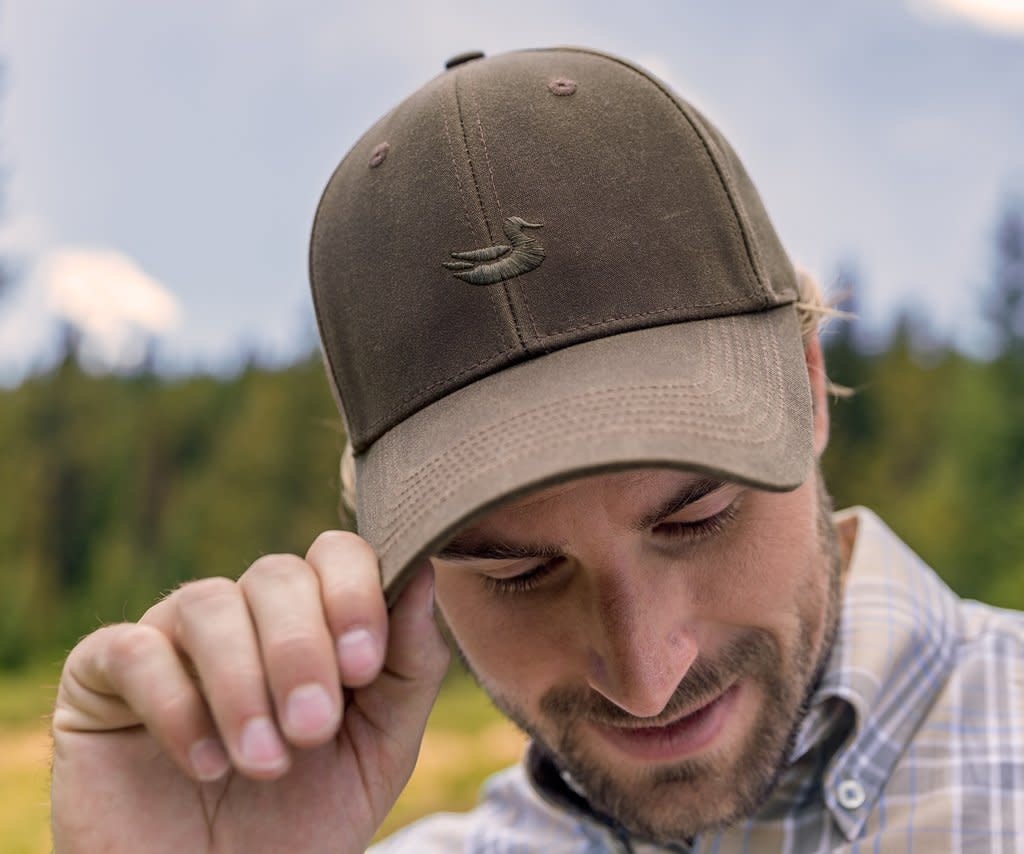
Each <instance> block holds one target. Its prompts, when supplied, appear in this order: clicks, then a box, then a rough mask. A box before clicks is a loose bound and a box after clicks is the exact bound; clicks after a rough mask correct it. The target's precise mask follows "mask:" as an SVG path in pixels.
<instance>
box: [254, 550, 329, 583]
mask: <svg viewBox="0 0 1024 854" xmlns="http://www.w3.org/2000/svg"><path fill="white" fill-rule="evenodd" d="M311 581H312V578H311V572H310V568H309V565H308V564H307V563H306V562H305V561H304V560H303V559H302V558H300V557H298V555H292V554H270V555H263V556H262V557H260V558H257V559H256V560H255V561H253V563H252V565H251V566H250V567H249V568H248V569H247V570H246V571H245V572H244V573H243V574H242V577H241V578H240V579H239V584H241V585H242V586H244V587H249V586H250V585H252V584H254V583H258V584H265V583H268V582H269V583H274V584H308V583H310V582H311Z"/></svg>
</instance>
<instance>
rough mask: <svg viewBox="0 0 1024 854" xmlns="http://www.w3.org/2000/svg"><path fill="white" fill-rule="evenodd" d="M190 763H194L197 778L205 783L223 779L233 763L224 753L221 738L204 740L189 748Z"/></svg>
mask: <svg viewBox="0 0 1024 854" xmlns="http://www.w3.org/2000/svg"><path fill="white" fill-rule="evenodd" d="M188 761H189V762H191V763H192V767H193V768H194V769H195V772H196V776H197V777H198V778H199V779H200V780H203V781H205V782H210V781H212V780H217V779H219V778H221V777H223V776H224V773H225V772H226V771H227V770H228V768H230V767H231V761H230V760H229V759H228V755H227V753H225V752H224V748H223V747H222V746H221V743H220V739H219V738H203V739H200V740H199V741H197V742H196V743H195V744H193V745H192V747H190V748H189V751H188Z"/></svg>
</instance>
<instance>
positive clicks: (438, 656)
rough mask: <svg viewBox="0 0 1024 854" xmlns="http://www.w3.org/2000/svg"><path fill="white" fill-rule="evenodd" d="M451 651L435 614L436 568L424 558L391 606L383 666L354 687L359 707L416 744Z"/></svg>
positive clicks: (390, 729) (397, 734)
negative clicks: (363, 685) (365, 682)
mask: <svg viewBox="0 0 1024 854" xmlns="http://www.w3.org/2000/svg"><path fill="white" fill-rule="evenodd" d="M449 657H450V654H449V652H448V645H447V644H446V643H445V642H444V638H443V637H442V636H441V632H440V630H439V629H438V627H437V623H436V621H435V620H434V570H433V567H432V566H431V564H430V561H429V560H424V561H423V563H422V564H421V565H420V566H419V567H418V568H417V569H416V570H415V574H414V575H413V578H412V580H411V581H410V582H409V583H408V585H407V586H406V588H405V590H404V591H402V595H401V596H400V597H399V599H398V601H397V602H396V603H395V606H394V608H392V610H391V615H390V618H389V621H388V650H387V655H386V656H385V658H384V668H383V670H382V671H381V673H380V676H379V677H378V678H377V679H376V680H375V681H374V682H373V684H372V685H369V686H367V687H366V688H363V689H360V690H358V691H357V692H356V697H357V698H358V699H357V702H358V705H359V707H360V709H361V710H362V711H363V713H364V714H365V715H366V716H367V717H368V718H369V719H370V721H371V722H372V723H374V724H376V725H377V726H378V727H380V729H382V730H383V731H385V732H389V733H391V734H392V735H393V736H398V737H401V738H403V739H404V737H405V736H406V734H408V735H411V736H414V737H415V739H416V742H417V747H418V743H419V739H420V738H421V737H422V732H423V728H424V727H425V725H426V722H427V716H428V715H429V714H430V709H431V708H432V707H433V705H434V700H435V699H436V697H437V692H438V690H439V689H440V687H441V679H442V678H443V677H444V674H445V672H446V671H447V669H448V659H449Z"/></svg>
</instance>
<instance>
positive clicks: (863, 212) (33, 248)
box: [0, 0, 1024, 852]
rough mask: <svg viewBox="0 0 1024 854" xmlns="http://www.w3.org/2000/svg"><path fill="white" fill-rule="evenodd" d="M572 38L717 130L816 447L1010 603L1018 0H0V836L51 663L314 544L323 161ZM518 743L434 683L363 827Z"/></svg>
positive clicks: (828, 463) (331, 487) (1019, 128)
mask: <svg viewBox="0 0 1024 854" xmlns="http://www.w3.org/2000/svg"><path fill="white" fill-rule="evenodd" d="M549 44H583V45H588V46H592V47H597V48H600V49H604V50H607V51H611V52H613V53H618V54H620V55H623V56H626V57H628V58H631V59H633V60H635V61H638V62H640V63H641V64H644V65H646V66H647V67H648V68H650V69H651V70H653V71H654V72H655V73H656V74H658V75H659V76H660V77H662V78H663V79H665V80H666V81H667V82H669V83H670V84H671V85H672V86H674V87H675V88H677V89H678V90H679V91H681V92H682V93H683V94H685V95H687V96H688V97H689V98H691V99H692V100H693V101H694V102H695V103H696V104H697V105H698V106H699V107H701V108H702V109H703V110H704V111H705V112H706V113H708V114H709V115H710V117H711V118H712V119H713V120H714V121H715V122H716V123H717V124H718V125H719V126H720V127H721V128H722V129H723V131H724V132H725V134H726V135H727V136H728V137H729V138H730V139H731V141H732V142H733V144H734V145H735V147H736V148H737V150H738V151H739V153H740V155H741V156H742V157H743V159H744V160H745V162H746V165H747V167H748V169H749V171H750V172H751V174H752V175H753V177H754V180H755V181H756V182H757V184H758V186H759V188H760V190H761V192H762V195H763V196H764V198H765V201H766V204H767V206H768V209H769V212H770V213H771V215H772V216H773V218H774V221H775V223H776V226H777V228H778V230H779V232H780V234H781V236H782V238H783V241H784V242H785V244H786V245H787V247H788V248H789V250H790V253H791V254H792V256H793V257H794V258H795V259H797V260H798V261H799V262H800V263H801V264H802V265H803V266H805V267H806V268H807V269H808V270H810V271H811V272H812V273H813V274H814V275H816V276H817V277H818V278H819V279H820V280H821V281H823V282H824V283H825V285H826V289H827V291H828V292H830V293H831V294H832V295H833V296H834V297H835V298H836V299H838V300H842V302H843V307H844V308H847V309H848V310H850V311H852V312H854V313H855V314H856V319H855V320H853V321H842V322H835V323H832V324H831V325H830V326H829V328H828V330H827V331H826V333H825V343H826V346H827V350H828V356H829V362H830V373H831V375H832V377H833V379H834V380H835V381H836V382H838V383H841V384H845V385H847V386H850V387H853V388H854V389H856V392H857V393H856V394H855V395H854V396H853V397H852V398H849V399H845V400H838V401H836V403H835V406H834V409H833V418H834V429H833V436H832V441H831V445H830V447H829V450H828V451H827V453H826V458H825V469H826V473H827V476H828V482H829V484H830V486H831V488H832V491H833V492H834V494H835V496H836V500H837V503H838V504H839V505H847V504H851V503H862V504H867V505H869V506H871V507H873V508H874V509H876V510H877V511H878V512H879V513H880V514H881V515H882V516H883V518H885V519H886V520H887V521H888V522H889V524H890V525H891V526H892V527H893V528H894V529H895V530H896V531H897V533H899V534H901V535H902V536H903V537H904V538H905V539H906V540H907V541H908V542H909V543H910V544H911V545H912V546H913V547H914V548H915V549H916V550H917V551H918V552H919V553H921V554H922V555H923V556H924V558H925V559H926V560H928V561H929V562H930V563H931V564H932V565H933V566H935V567H936V568H937V569H938V570H939V572H940V573H941V574H942V575H943V577H944V578H945V579H946V580H947V581H948V582H949V584H950V585H951V586H953V587H954V588H955V589H956V590H957V591H959V592H960V593H962V594H963V595H966V596H971V597H977V598H981V599H985V600H988V601H992V602H996V603H999V604H1002V605H1005V606H1007V607H1014V608H1024V485H1022V484H1024V85H1022V81H1024V2H1021V0H841V1H840V2H837V3H829V4H812V5H808V4H806V3H803V2H796V0H778V2H775V3H772V4H761V3H755V2H738V0H720V2H717V3H714V4H707V3H697V2H664V3H654V2H651V3H642V2H633V3H630V4H628V8H625V7H624V6H623V4H618V3H606V2H594V1H593V0H590V2H583V0H563V2H561V3H559V4H557V5H549V4H541V3H538V2H534V0H520V2H517V3H516V4H514V6H508V5H507V4H506V5H504V6H502V7H501V8H500V9H499V8H497V7H491V6H489V5H488V4H481V3H473V2H469V0H465V2H454V0H453V2H433V3H429V4H428V3H415V2H412V0H393V2H391V3H388V4H386V5H385V4H354V3H338V2H336V1H335V2H331V1H330V0H300V2H294V3H289V4H285V3H270V2H250V1H248V0H247V2H241V0H214V2H209V0H207V2H198V0H180V2H177V3H174V4H153V3H130V2H128V0H95V2H91V3H88V4H85V3H76V2H72V0H32V2H29V0H20V2H18V0H15V2H11V0H0V448H2V451H0V840H3V842H2V843H0V844H2V846H3V847H4V851H5V852H8V851H9V852H22V851H24V852H41V851H48V850H49V842H48V836H47V831H46V821H47V816H46V800H47V795H46V762H47V751H48V747H47V739H46V734H45V733H46V719H45V715H46V714H47V712H48V709H49V706H50V704H51V702H52V694H53V687H54V685H55V682H56V679H57V674H58V672H59V667H60V662H61V660H62V658H63V657H64V655H65V654H66V652H67V650H68V649H69V648H70V647H71V646H72V645H73V644H74V642H75V640H76V639H77V638H78V637H79V636H81V635H82V634H84V633H87V632H89V631H90V630H92V629H94V628H96V627H97V626H98V625H100V624H102V623H104V622H112V621H119V620H123V619H135V618H137V617H138V616H139V615H140V614H141V613H142V611H143V610H144V609H145V608H146V607H147V605H148V604H149V603H151V602H152V601H153V600H154V599H155V598H156V597H157V596H159V595H160V593H161V592H163V591H166V590H168V589H171V588H173V587H174V586H175V585H177V584H178V583H180V582H181V581H183V580H185V579H188V578H194V577H197V576H200V575H208V574H218V575H232V576H234V575H238V574H240V573H241V572H242V571H243V570H244V569H245V568H246V567H247V566H248V565H249V563H250V562H251V561H252V560H254V559H255V558H257V557H259V556H260V555H261V554H264V553H267V552H279V551H298V552H302V551H304V550H305V548H306V546H307V545H308V543H309V542H310V541H311V540H312V538H313V537H314V536H315V534H316V533H317V532H319V531H320V530H322V529H324V528H327V527H336V526H337V525H338V524H339V519H341V522H342V524H347V520H346V519H344V517H343V515H340V510H339V505H338V489H339V484H338V477H337V462H338V457H339V454H340V450H341V447H342V443H343V439H344V436H343V434H342V431H341V427H340V424H339V421H338V418H337V415H336V413H335V410H334V407H333V404H332V402H331V399H330V395H329V393H328V390H327V386H326V383H325V381H324V379H323V377H322V374H321V368H320V364H319V357H318V356H317V354H316V334H315V322H314V319H313V314H312V311H311V306H310V301H309V296H308V285H307V281H306V250H307V240H308V232H309V228H310V224H311V221H312V216H313V211H314V209H315V206H316V203H317V200H318V197H319V193H320V191H321V189H322V188H323V185H324V184H325V182H326V180H327V178H328V176H329V175H330V173H331V171H332V170H333V168H334V166H335V165H336V163H337V161H338V160H339V159H340V157H341V156H342V154H343V153H344V152H345V151H346V150H347V149H348V147H349V146H350V145H351V144H352V143H353V142H354V141H355V140H356V139H357V138H358V136H359V135H360V134H361V133H362V132H363V131H364V130H365V129H366V128H367V127H369V125H370V124H372V123H373V122H374V121H375V120H376V119H377V118H378V117H379V116H380V115H381V114H382V113H384V112H385V111H386V110H388V109H389V108H390V107H391V106H392V105H393V104H394V103H396V102H397V101H398V100H400V99H401V98H403V97H404V96H405V95H407V94H408V93H410V92H411V91H412V90H413V89H415V88H416V87H418V86H419V85H421V84H422V83H423V82H425V81H426V80H428V79H429V78H431V77H432V76H434V75H435V74H437V73H439V72H440V71H441V69H442V68H443V63H444V61H445V59H447V58H448V57H449V56H451V55H453V54H456V53H459V52H462V51H465V50H470V49H480V50H484V51H486V52H487V53H496V52H500V51H503V50H507V49H511V48H517V47H528V46H537V45H549ZM520 749H521V740H520V738H519V736H518V735H517V734H516V733H514V732H513V731H512V730H511V728H510V727H509V726H508V725H506V724H504V723H503V722H501V721H500V720H499V719H498V717H497V716H496V714H495V713H494V712H493V711H492V710H491V709H490V708H489V706H488V704H487V702H486V700H484V699H482V698H481V697H480V695H479V694H478V693H477V692H476V689H475V688H474V687H473V686H472V684H470V683H469V682H468V680H467V678H466V677H465V676H463V675H461V674H460V673H458V672H454V671H453V673H452V674H450V676H449V679H448V682H447V683H446V687H445V691H444V694H443V696H442V699H441V702H440V703H439V705H438V708H437V710H436V711H435V715H434V717H433V718H432V722H431V726H430V730H429V734H428V737H427V741H426V743H425V746H424V751H423V755H422V757H421V762H420V765H419V767H418V770H417V773H416V776H415V777H414V782H413V784H412V785H411V786H410V788H409V789H408V790H407V792H406V795H404V796H403V800H402V802H401V803H400V805H399V807H398V808H397V809H396V811H395V815H394V816H393V817H392V821H391V825H390V826H396V825H398V824H400V823H402V822H404V821H407V820H409V819H410V818H412V817H414V816H415V815H418V814H420V813H422V812H424V811H431V810H435V809H439V808H442V807H444V808H465V807H468V806H469V805H471V804H472V802H473V799H474V796H475V792H476V787H477V785H478V783H479V780H480V779H481V777H482V776H484V775H486V774H487V773H490V772H491V771H493V770H495V769H497V768H499V767H501V766H503V765H505V764H508V763H509V762H512V761H514V760H515V759H516V757H517V756H518V754H519V751H520Z"/></svg>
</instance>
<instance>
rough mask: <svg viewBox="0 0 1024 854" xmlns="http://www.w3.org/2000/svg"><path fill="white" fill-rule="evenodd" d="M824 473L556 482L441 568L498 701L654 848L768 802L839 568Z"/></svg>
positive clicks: (443, 587) (459, 628)
mask: <svg viewBox="0 0 1024 854" xmlns="http://www.w3.org/2000/svg"><path fill="white" fill-rule="evenodd" d="M828 503H829V502H828V498H827V496H826V495H825V493H824V490H823V488H821V486H820V475H818V474H817V473H815V474H814V475H813V476H812V477H810V478H809V479H808V481H807V482H806V483H805V484H803V486H801V487H800V488H798V489H796V490H794V491H792V492H788V493H768V492H763V491H758V490H754V489H750V488H747V487H742V486H738V485H735V484H728V483H721V482H716V481H710V480H708V479H706V478H704V477H702V476H699V475H694V474H690V473H684V472H678V471H672V470H663V469H657V470H637V471H629V472H622V473H616V474H608V475H601V476H597V477H591V478H585V479H580V480H575V481H571V482H568V483H565V484H560V485H558V486H554V487H551V488H548V489H545V490H543V491H540V492H537V493H535V494H533V495H530V496H528V497H526V498H523V499H521V500H518V501H515V502H513V503H511V504H509V505H507V506H503V507H501V508H499V509H497V510H494V511H492V512H491V513H489V514H488V515H487V516H485V517H484V518H482V519H481V520H479V521H478V522H476V523H475V524H473V525H472V526H471V527H470V528H468V529H466V530H464V531H462V532H461V533H460V534H459V535H458V536H457V537H456V538H455V539H454V540H453V541H452V542H451V543H450V544H449V546H448V547H447V548H446V549H445V550H444V551H443V552H442V553H441V554H440V555H439V556H438V557H437V558H435V559H434V563H435V568H436V590H437V601H438V604H439V605H440V607H441V609H442V611H443V614H444V617H445V619H446V620H447V622H448V625H449V626H450V628H451V631H452V634H453V636H454V638H455V640H456V642H457V643H458V645H459V647H460V649H461V651H462V654H463V656H464V658H465V660H466V662H467V664H468V665H469V667H470V668H471V670H472V671H473V673H474V674H475V675H476V677H477V679H478V680H479V681H480V683H481V684H482V685H483V687H484V688H485V690H486V691H487V692H488V693H489V694H490V695H491V697H492V699H493V700H494V702H495V704H496V705H497V706H498V707H499V708H500V709H501V710H502V711H503V712H504V713H505V714H507V715H508V716H509V717H510V718H511V719H512V720H513V721H515V722H516V723H517V724H518V725H519V726H521V727H522V728H523V729H524V730H525V731H526V732H528V733H529V734H530V735H531V736H532V737H533V738H534V739H536V740H537V741H538V742H539V743H540V744H541V745H542V746H544V747H545V748H546V749H547V750H548V752H549V753H551V755H552V756H553V757H554V758H555V759H556V761H557V762H558V763H559V765H560V767H562V768H563V769H564V770H567V771H569V773H570V774H571V775H572V777H573V779H574V781H575V782H576V784H577V785H578V786H579V787H580V788H581V789H582V790H583V791H584V792H585V793H586V795H587V796H588V798H589V799H590V801H591V803H593V804H594V805H595V806H596V807H597V808H598V809H601V810H602V811H604V812H606V813H608V814H610V815H612V816H614V817H615V818H616V819H617V820H619V821H620V822H621V823H622V824H623V825H625V826H626V827H627V828H629V829H630V830H632V831H634V832H636V833H640V834H642V835H644V836H646V837H649V838H651V839H655V840H668V839H680V838H686V837H690V836H693V835H695V834H696V833H698V832H701V831H704V830H708V829H710V828H712V827H715V826H720V825H723V824H728V823H731V822H732V821H735V820H736V819H737V818H739V817H741V816H743V815H747V814H749V813H750V812H752V811H753V810H754V809H756V807H757V805H758V804H759V803H760V802H761V801H762V800H763V798H764V797H765V795H766V794H767V792H768V791H769V790H770V788H771V786H772V785H773V783H774V781H775V780H776V778H777V775H778V773H779V771H780V769H781V767H782V765H783V762H784V759H785V755H786V752H787V750H788V747H789V745H790V743H791V740H792V737H793V735H794V733H795V730H796V727H797V725H798V724H799V721H800V719H801V718H802V715H803V713H804V706H805V702H806V699H807V697H808V695H809V692H810V691H811V689H812V688H813V684H814V682H815V680H816V678H817V676H818V675H819V673H820V669H821V667H822V666H823V663H824V661H825V659H826V657H827V654H828V651H829V647H830V646H831V640H832V637H833V635H834V631H835V625H836V622H837V619H838V601H839V589H840V573H841V568H840V558H839V554H838V549H837V543H836V535H835V531H834V528H833V527H832V523H831V518H830V516H829V507H828Z"/></svg>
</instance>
